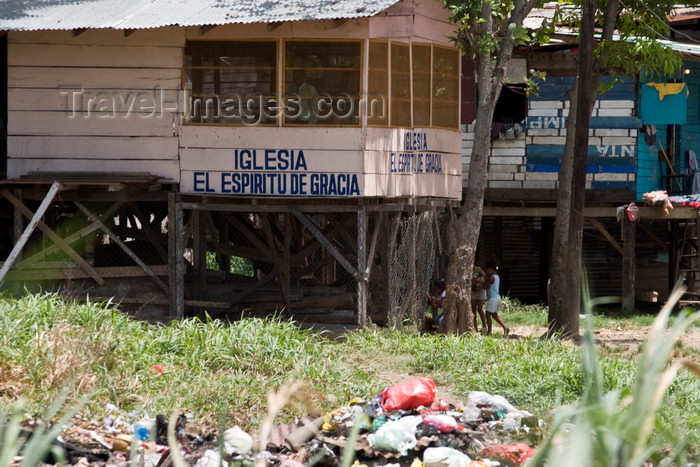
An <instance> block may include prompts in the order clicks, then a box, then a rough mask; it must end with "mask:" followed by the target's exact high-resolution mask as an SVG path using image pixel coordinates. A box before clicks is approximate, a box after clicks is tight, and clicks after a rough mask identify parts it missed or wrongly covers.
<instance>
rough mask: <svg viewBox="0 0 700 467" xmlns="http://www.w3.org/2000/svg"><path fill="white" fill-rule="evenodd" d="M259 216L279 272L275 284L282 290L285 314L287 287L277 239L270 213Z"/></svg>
mask: <svg viewBox="0 0 700 467" xmlns="http://www.w3.org/2000/svg"><path fill="white" fill-rule="evenodd" d="M261 217H262V223H263V230H264V231H265V235H266V236H267V244H268V247H269V249H270V251H271V252H272V261H273V263H274V264H275V268H276V269H277V271H278V272H279V276H280V277H279V280H278V281H277V284H278V285H279V288H280V292H282V299H283V300H284V306H285V314H289V310H287V309H286V307H288V306H289V289H288V288H287V286H286V284H287V282H288V280H287V278H286V277H284V269H285V268H284V261H283V259H282V257H281V256H280V255H279V251H278V249H277V240H276V239H275V236H274V234H273V233H272V227H271V226H270V214H269V213H264V214H263V215H262V216H261Z"/></svg>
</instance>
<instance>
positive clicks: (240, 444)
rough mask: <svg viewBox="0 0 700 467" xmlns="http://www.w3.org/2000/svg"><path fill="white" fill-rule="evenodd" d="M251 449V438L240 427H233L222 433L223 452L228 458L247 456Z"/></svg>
mask: <svg viewBox="0 0 700 467" xmlns="http://www.w3.org/2000/svg"><path fill="white" fill-rule="evenodd" d="M252 449H253V438H252V437H251V436H250V435H249V434H248V433H246V432H245V431H243V430H242V429H241V427H239V426H234V427H233V428H229V429H228V430H226V431H224V451H226V454H228V455H229V456H232V455H234V454H240V455H241V456H247V455H248V454H249V453H250V451H251V450H252Z"/></svg>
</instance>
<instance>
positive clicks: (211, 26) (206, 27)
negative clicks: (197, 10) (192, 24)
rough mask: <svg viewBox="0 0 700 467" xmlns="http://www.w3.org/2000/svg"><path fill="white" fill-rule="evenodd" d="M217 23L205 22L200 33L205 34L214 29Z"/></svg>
mask: <svg viewBox="0 0 700 467" xmlns="http://www.w3.org/2000/svg"><path fill="white" fill-rule="evenodd" d="M216 26H217V25H216V24H205V25H204V26H200V27H199V35H200V36H203V35H205V34H206V33H208V32H209V31H211V30H212V29H214V28H215V27H216Z"/></svg>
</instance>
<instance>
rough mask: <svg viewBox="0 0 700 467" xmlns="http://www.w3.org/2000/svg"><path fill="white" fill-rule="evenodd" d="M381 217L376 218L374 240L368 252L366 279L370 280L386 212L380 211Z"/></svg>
mask: <svg viewBox="0 0 700 467" xmlns="http://www.w3.org/2000/svg"><path fill="white" fill-rule="evenodd" d="M378 217H379V218H378V219H375V220H374V231H373V232H372V241H371V243H370V246H369V253H368V254H367V267H366V268H365V280H367V281H369V276H370V274H371V273H372V264H374V255H375V252H376V251H377V240H379V231H380V230H381V225H382V221H383V220H384V212H383V211H379V216H378Z"/></svg>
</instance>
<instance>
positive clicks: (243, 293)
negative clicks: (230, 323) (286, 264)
mask: <svg viewBox="0 0 700 467" xmlns="http://www.w3.org/2000/svg"><path fill="white" fill-rule="evenodd" d="M277 274H278V273H277V270H276V269H273V270H272V271H270V272H268V273H267V274H265V275H264V276H263V277H262V278H261V279H260V280H259V281H257V282H253V283H252V284H250V285H249V286H248V287H246V288H245V289H243V290H241V291H240V292H238V293H237V294H236V295H235V296H234V297H233V300H231V303H232V304H236V303H238V302H240V301H241V300H243V299H244V298H246V297H247V296H248V295H250V294H252V293H253V292H255V291H256V290H258V289H259V288H260V287H262V286H263V285H265V284H267V283H268V282H270V281H271V280H272V279H274V278H275V277H277Z"/></svg>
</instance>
